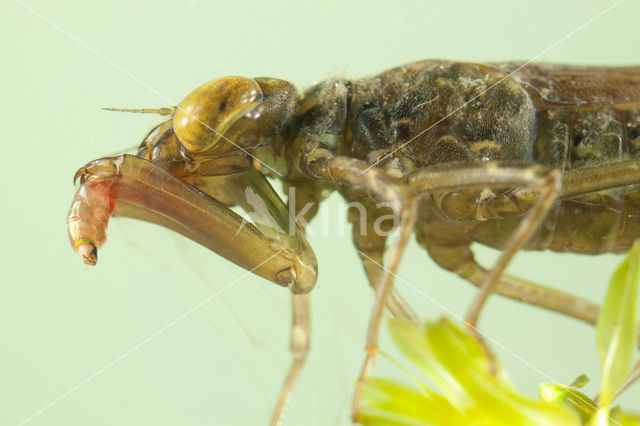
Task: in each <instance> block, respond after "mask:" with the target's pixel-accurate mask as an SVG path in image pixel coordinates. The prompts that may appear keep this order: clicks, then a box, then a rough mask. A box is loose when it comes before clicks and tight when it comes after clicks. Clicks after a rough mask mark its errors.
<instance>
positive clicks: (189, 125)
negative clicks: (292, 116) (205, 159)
mask: <svg viewBox="0 0 640 426" xmlns="http://www.w3.org/2000/svg"><path fill="white" fill-rule="evenodd" d="M261 100H262V91H261V90H260V86H259V85H258V83H256V81H255V80H253V79H250V78H244V77H225V78H220V79H218V80H213V81H210V82H209V83H206V84H204V85H202V86H200V87H198V88H197V89H196V90H194V91H193V92H191V93H190V94H189V95H187V97H186V98H184V100H183V101H182V103H181V104H180V105H179V106H178V109H177V111H176V113H175V115H174V117H173V130H174V132H175V134H176V136H177V137H178V139H179V140H180V142H181V143H182V145H184V147H185V148H186V149H187V150H188V151H189V152H192V153H198V152H202V151H206V150H208V149H209V148H211V147H212V146H214V145H215V144H216V143H217V142H218V141H219V140H220V138H221V137H222V135H223V134H224V133H225V132H226V131H227V129H228V128H229V127H230V126H231V125H232V124H233V123H234V122H236V121H237V120H238V119H239V118H240V117H242V116H243V115H244V114H246V113H247V112H249V111H251V110H252V109H253V108H255V107H256V106H258V104H259V103H260V101H261Z"/></svg>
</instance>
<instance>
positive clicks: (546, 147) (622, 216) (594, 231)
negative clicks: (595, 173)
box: [530, 106, 640, 254]
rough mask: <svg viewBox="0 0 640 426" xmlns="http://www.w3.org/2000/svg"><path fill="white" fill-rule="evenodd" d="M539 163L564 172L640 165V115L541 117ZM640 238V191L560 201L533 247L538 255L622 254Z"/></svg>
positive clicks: (559, 112) (555, 112)
mask: <svg viewBox="0 0 640 426" xmlns="http://www.w3.org/2000/svg"><path fill="white" fill-rule="evenodd" d="M537 124H538V126H537V129H538V136H537V140H536V144H535V147H534V156H535V161H536V162H538V163H541V164H548V165H551V166H554V167H557V168H558V169H560V170H562V171H567V170H571V169H576V168H584V167H593V166H597V165H601V164H609V163H611V162H616V161H622V160H630V159H640V110H637V109H624V108H621V107H619V106H615V107H614V106H604V107H603V106H599V107H590V108H584V107H583V108H552V109H547V110H543V111H539V112H538V113H537ZM638 237H640V187H639V186H631V187H622V188H617V189H612V190H608V191H602V192H595V193H589V194H583V195H579V196H576V197H572V198H570V199H565V200H561V201H558V202H557V203H556V206H555V208H554V209H553V211H551V212H550V214H549V216H548V218H547V220H546V221H545V224H544V226H543V227H542V228H541V229H540V230H539V231H538V232H537V234H536V235H535V236H534V238H532V240H531V242H530V248H532V249H537V250H545V249H550V250H555V251H571V252H577V253H593V254H595V253H605V252H619V251H626V250H628V249H629V247H630V246H631V244H632V243H633V241H634V240H635V239H636V238H638Z"/></svg>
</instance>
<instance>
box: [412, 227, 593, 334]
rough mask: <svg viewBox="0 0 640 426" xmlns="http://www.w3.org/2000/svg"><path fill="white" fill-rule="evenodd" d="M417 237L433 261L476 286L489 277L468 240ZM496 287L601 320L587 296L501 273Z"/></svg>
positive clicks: (516, 296) (539, 303)
mask: <svg viewBox="0 0 640 426" xmlns="http://www.w3.org/2000/svg"><path fill="white" fill-rule="evenodd" d="M417 239H418V242H419V243H420V245H421V246H422V247H424V248H425V249H426V250H427V251H428V253H429V256H430V257H431V258H432V259H433V260H434V262H436V263H437V264H438V265H439V266H441V267H442V268H444V269H447V270H449V271H452V272H454V273H456V274H458V275H459V276H460V277H461V278H464V279H465V280H467V281H469V282H470V283H471V284H473V285H475V286H476V287H477V286H480V284H481V283H482V282H483V281H484V280H485V279H486V277H487V274H488V271H487V270H486V269H484V268H483V267H482V266H481V265H480V264H478V262H477V261H476V260H475V257H474V255H473V252H472V251H471V249H470V248H469V244H470V242H469V241H461V242H460V244H459V245H452V246H444V245H434V244H431V243H430V242H429V241H427V240H425V239H424V238H423V237H422V236H421V235H420V233H418V235H417ZM494 291H495V293H496V294H500V295H502V296H504V297H508V298H510V299H514V300H518V301H520V302H524V303H526V304H528V305H533V306H538V307H541V308H544V309H548V310H550V311H554V312H558V313H561V314H564V315H567V316H570V317H572V318H576V319H578V320H581V321H585V322H587V323H589V324H593V325H595V324H596V322H597V321H598V314H599V313H600V308H599V307H598V305H596V304H595V303H592V302H589V301H588V300H586V299H583V298H581V297H578V296H573V295H570V294H567V293H564V292H561V291H558V290H555V289H552V288H548V287H544V286H541V285H538V284H534V283H531V282H528V281H526V280H523V279H520V278H516V277H511V276H509V275H502V276H501V277H500V279H499V280H498V282H497V284H496V287H495V289H494Z"/></svg>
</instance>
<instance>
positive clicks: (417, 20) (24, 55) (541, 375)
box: [0, 0, 640, 425]
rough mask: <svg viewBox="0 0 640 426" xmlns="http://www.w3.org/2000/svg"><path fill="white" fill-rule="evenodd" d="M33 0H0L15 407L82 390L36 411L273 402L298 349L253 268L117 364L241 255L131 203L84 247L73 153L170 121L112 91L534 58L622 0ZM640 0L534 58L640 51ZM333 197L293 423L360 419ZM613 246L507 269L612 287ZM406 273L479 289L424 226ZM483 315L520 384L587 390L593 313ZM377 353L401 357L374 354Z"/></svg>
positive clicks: (4, 361) (639, 392)
mask: <svg viewBox="0 0 640 426" xmlns="http://www.w3.org/2000/svg"><path fill="white" fill-rule="evenodd" d="M25 2H26V3H21V2H20V1H14V0H7V1H5V2H3V5H2V7H1V9H0V16H1V17H0V34H1V35H2V38H1V39H2V56H1V58H2V63H3V66H2V68H1V71H0V81H1V82H2V83H1V85H2V102H1V104H0V108H1V112H2V113H1V114H0V116H1V117H2V120H3V126H2V140H3V142H2V155H3V159H4V160H3V161H2V167H1V170H2V172H1V173H2V178H1V180H0V188H1V190H2V192H1V194H2V199H3V201H4V202H3V208H2V213H1V214H2V216H1V217H2V221H1V225H0V226H2V234H1V235H2V246H1V252H0V262H1V263H0V267H1V268H2V275H1V276H2V284H1V286H0V339H1V345H2V346H1V349H0V424H2V425H10V424H18V423H20V422H21V421H24V420H25V419H28V418H29V417H30V416H32V415H33V414H34V413H36V412H38V410H41V409H42V408H44V407H46V406H47V405H48V404H49V403H51V402H53V401H55V400H56V399H57V398H59V397H60V396H62V395H64V394H65V392H67V391H69V390H73V391H72V392H71V393H69V394H68V395H67V396H65V397H64V398H62V399H61V400H60V401H59V402H57V403H56V404H54V405H52V406H50V407H49V408H48V409H46V410H45V411H43V412H41V413H40V414H39V415H38V416H36V417H34V418H32V420H31V421H30V422H29V423H28V424H30V425H209V424H216V425H260V424H266V422H267V420H268V419H269V416H270V413H271V410H272V406H273V404H274V400H275V395H276V393H277V390H278V389H279V386H280V383H281V381H282V378H283V375H284V372H285V369H286V368H287V366H288V365H289V361H290V356H289V353H288V332H289V326H288V325H289V312H288V305H289V296H288V294H287V293H286V291H284V290H283V289H281V288H277V287H276V286H274V285H272V284H270V283H268V282H266V281H264V280H262V279H260V278H256V277H253V276H245V277H244V278H242V279H241V280H240V281H238V282H237V284H236V285H234V286H233V287H231V288H229V289H228V290H227V291H226V292H224V293H223V294H222V295H220V296H219V297H216V298H215V299H213V300H211V301H210V302H208V303H207V304H206V305H204V306H203V307H202V308H201V309H199V310H198V311H196V312H194V313H192V314H191V315H189V316H187V317H186V318H184V319H182V320H181V321H179V322H178V323H176V324H175V325H174V326H172V327H171V328H169V329H168V330H166V331H165V332H163V333H161V334H159V335H157V337H155V338H153V339H152V340H150V341H148V342H147V343H146V344H144V345H142V346H141V347H139V349H137V350H135V351H134V352H132V353H131V354H130V355H128V356H126V357H124V358H123V359H121V360H119V362H117V363H115V364H110V363H112V361H114V360H117V359H118V358H119V357H121V356H122V355H123V354H125V353H127V351H129V350H130V349H131V348H133V347H135V346H136V345H137V344H139V343H140V342H142V341H144V340H145V339H147V338H148V337H149V336H151V335H153V334H154V333H155V332H156V331H157V330H159V329H161V328H163V327H164V326H165V325H167V324H169V323H171V322H172V321H173V320H174V319H176V318H177V317H179V316H180V315H181V314H183V313H184V312H186V311H188V310H189V309H191V308H192V307H193V306H195V305H196V304H197V303H198V302H200V301H202V300H204V299H205V298H206V297H207V296H209V295H211V294H213V293H214V292H216V291H217V290H219V289H221V288H223V287H224V286H225V285H227V284H228V283H230V282H231V281H233V280H236V279H238V277H241V276H242V275H243V273H244V271H243V270H241V269H239V268H237V267H235V266H234V265H232V264H230V263H228V262H226V261H224V260H222V259H220V258H218V257H217V256H216V255H214V254H211V253H208V252H206V251H205V250H203V249H201V248H200V247H198V246H196V245H195V244H193V243H190V242H189V241H186V240H184V239H183V238H181V237H178V236H176V235H174V234H172V233H170V232H169V231H165V230H163V229H160V228H156V227H154V226H151V225H146V224H142V223H137V222H134V221H130V220H114V221H113V222H112V224H111V227H110V241H109V243H108V244H107V245H106V247H105V248H104V250H103V251H102V252H101V258H100V263H99V264H98V266H97V267H95V268H91V269H89V270H86V269H85V268H84V267H83V266H82V264H81V262H80V260H79V259H78V258H77V257H76V255H75V254H74V253H73V252H72V250H71V249H70V248H69V244H68V242H67V239H66V235H65V224H64V221H65V214H66V211H67V208H68V206H69V203H70V201H71V197H72V195H73V192H74V187H73V185H72V182H71V178H72V176H73V173H74V172H75V170H76V169H77V168H78V167H80V166H82V165H83V164H84V163H85V162H87V161H89V160H92V159H94V158H97V157H100V156H104V155H107V154H112V153H115V152H120V151H122V150H124V149H126V148H129V147H131V146H134V145H136V144H138V143H139V141H140V140H141V138H142V137H143V136H144V135H145V133H146V132H147V130H148V129H149V128H150V127H151V126H153V125H154V123H157V122H158V121H159V118H158V117H153V116H139V115H125V114H116V113H108V112H103V111H101V110H100V107H102V106H123V107H160V106H169V105H172V104H174V103H177V102H179V101H180V99H181V98H182V97H183V96H184V95H185V94H186V93H188V92H189V91H190V90H191V89H193V88H194V87H196V86H197V85H199V84H201V83H203V82H205V81H207V80H209V79H213V78H217V77H220V76H224V75H248V76H261V75H268V76H275V77H281V78H285V79H289V80H291V81H293V82H294V83H296V84H297V85H298V86H299V87H305V86H307V85H310V84H311V83H313V82H314V81H317V80H320V79H324V78H328V77H331V76H336V75H340V76H349V77H358V76H363V75H366V74H371V73H376V72H379V71H382V70H384V69H386V68H388V67H391V66H395V65H400V64H402V63H405V62H409V61H414V60H419V59H423V58H428V57H443V58H452V59H461V60H470V61H496V60H510V59H521V60H527V59H529V58H532V57H533V56H535V55H537V54H539V53H540V52H542V51H543V50H545V49H547V48H548V47H550V46H551V45H553V44H554V43H556V42H557V41H558V40H560V39H561V38H563V37H565V36H566V35H568V34H569V33H570V32H571V31H573V30H574V29H576V28H578V27H579V26H581V25H582V24H584V23H585V22H587V21H588V20H590V19H591V18H593V17H594V16H595V15H597V14H598V13H599V12H601V11H602V10H603V9H605V8H606V7H607V5H609V4H611V3H613V2H607V1H593V0H591V1H584V0H582V1H577V0H576V1H558V0H545V1H540V0H536V1H526V2H516V1H500V2H497V1H494V2H490V1H482V2H480V1H471V0H469V1H450V0H449V1H446V0H441V1H437V2H420V1H413V2H409V1H396V2H393V4H392V3H388V4H387V3H384V2H365V1H363V2H338V1H323V2H318V3H316V4H312V5H305V4H303V3H302V2H299V1H269V2H264V1H249V2H246V1H245V2H231V1H226V2H217V3H216V2H204V1H197V0H192V1H185V2H151V1H135V0H134V1H102V2H86V1H73V2H72V1H61V2H50V1H43V0H25ZM30 8H33V9H30ZM38 14H41V16H38ZM639 17H640V3H639V2H637V1H636V0H626V1H625V2H623V3H622V4H621V5H619V6H618V7H616V8H615V9H613V10H611V11H610V12H608V13H607V14H605V15H604V16H602V17H601V18H600V19H598V20H596V21H595V22H593V23H591V24H590V25H588V26H586V27H585V28H584V29H582V30H580V31H578V32H577V33H576V34H575V35H573V36H572V37H570V38H569V39H567V40H566V41H564V42H562V43H560V44H558V45H557V46H555V47H553V48H552V49H551V50H549V51H548V53H546V54H544V55H543V56H542V57H541V58H540V59H541V60H546V61H556V62H571V63H593V64H611V63H640V29H639V26H638V22H639ZM137 80H139V81H137ZM163 97H166V98H168V99H170V101H171V102H168V101H166V100H165V99H164V98H163ZM339 210H340V205H339V202H338V199H337V198H336V197H334V198H332V199H331V203H330V204H329V205H327V210H326V211H325V212H324V213H322V218H326V220H328V221H329V222H328V223H329V224H330V232H328V235H318V236H315V237H311V238H310V240H311V243H312V245H313V246H314V247H315V250H316V253H317V256H318V260H319V262H320V268H321V272H320V279H319V282H318V287H317V288H316V290H315V291H314V292H313V301H312V303H313V336H312V352H311V355H310V357H309V361H308V364H307V366H306V369H305V370H304V373H303V374H302V377H301V381H300V383H299V386H298V388H297V390H296V393H295V396H294V398H293V400H292V403H291V406H290V410H289V413H288V415H287V418H286V422H285V424H287V425H303V424H304V425H341V424H348V421H347V411H348V403H349V399H350V395H351V391H352V380H353V379H354V378H355V377H356V375H357V373H358V370H359V364H360V362H361V360H362V359H363V353H362V347H363V345H364V330H365V327H366V322H367V317H368V310H369V307H370V304H371V301H372V295H371V293H370V291H369V290H368V288H367V285H366V284H365V280H364V276H363V273H362V271H361V268H360V265H359V263H358V259H357V256H356V255H355V253H354V250H353V249H352V247H351V243H350V238H349V236H348V235H346V234H345V233H344V232H342V235H341V232H340V227H341V226H343V225H344V223H345V222H344V219H343V216H342V214H341V213H340V212H339ZM492 256H493V254H492V253H488V252H485V253H483V257H484V258H486V259H489V258H491V257H492ZM618 260H619V258H616V257H614V256H601V257H593V258H590V257H579V256H569V255H554V254H521V255H519V256H518V259H517V261H516V262H515V264H514V265H513V266H512V268H511V271H512V272H513V273H514V274H519V275H521V276H525V277H528V278H530V279H534V280H536V281H539V282H543V283H547V284H550V285H555V286H558V287H561V288H563V289H565V290H571V291H574V292H580V293H582V294H584V295H585V296H586V297H589V298H590V299H592V300H594V301H600V300H601V299H602V296H603V294H604V293H603V292H604V290H605V287H606V281H607V280H608V276H609V275H610V273H611V272H612V270H613V268H614V265H615V264H616V263H617V262H618ZM400 275H401V276H402V277H403V278H404V279H406V280H407V281H409V282H411V283H412V284H413V285H415V286H416V287H417V288H419V289H420V291H421V292H424V293H425V294H428V295H429V297H431V298H433V299H434V300H436V301H438V303H440V304H441V305H442V306H441V307H439V306H437V305H435V304H434V303H433V302H431V301H430V300H429V299H428V298H426V297H424V296H422V295H420V294H419V293H416V292H415V291H414V290H412V289H410V288H409V287H408V286H406V285H403V284H402V283H399V284H398V287H399V289H400V291H401V292H402V293H404V294H405V295H406V296H407V297H408V298H409V299H410V300H411V302H412V303H413V304H414V305H415V306H416V308H417V309H418V310H419V312H420V313H421V315H422V316H423V318H425V319H431V320H433V319H435V318H437V317H438V316H439V315H440V314H442V313H443V312H444V309H445V308H446V309H447V310H450V311H451V312H452V313H453V314H452V315H461V314H463V312H464V309H465V306H466V304H467V303H468V301H469V300H470V297H471V295H472V291H471V287H470V286H469V285H468V284H466V283H465V282H463V281H461V280H459V279H457V278H456V277H454V276H453V275H451V274H449V273H446V272H443V271H441V270H439V269H438V268H437V267H436V266H434V264H433V263H432V262H431V261H430V260H429V259H428V258H427V255H426V254H425V253H424V252H423V251H422V250H420V249H419V248H418V247H417V246H416V245H415V244H413V243H412V247H411V248H410V250H409V252H408V254H407V255H406V257H405V259H404V262H403V265H402V268H401V271H400ZM481 327H482V329H483V330H484V331H485V332H486V333H487V334H488V335H489V336H491V337H492V338H493V339H495V340H496V341H498V342H500V343H501V344H502V345H504V346H505V347H508V348H509V350H511V351H513V353H515V354H517V356H518V357H520V358H521V359H518V358H516V357H514V356H513V355H510V354H508V353H507V352H505V351H504V350H503V349H499V348H498V349H496V350H497V353H498V356H499V357H500V358H501V359H502V360H503V363H504V364H505V366H506V368H507V371H509V372H510V374H511V376H512V377H513V379H514V381H515V382H516V384H517V386H518V387H519V388H520V389H521V390H522V391H524V392H527V393H529V394H531V395H534V394H535V393H536V389H537V385H538V383H540V382H543V381H550V380H557V381H560V382H564V383H568V382H570V381H572V380H573V378H574V377H576V376H577V375H578V374H579V373H582V372H585V373H587V374H588V375H589V376H591V377H592V378H593V381H594V382H595V384H592V385H590V387H589V388H588V393H590V394H592V395H593V393H594V392H595V390H596V388H597V382H598V376H599V373H598V371H599V367H598V359H597V355H596V353H595V349H594V347H595V345H594V332H593V329H592V328H591V327H588V326H584V325H582V324H580V323H578V322H577V321H573V320H568V319H564V318H562V317H560V316H558V315H554V314H549V313H546V312H542V311H540V310H537V309H533V308H529V307H526V306H524V305H521V304H517V303H513V302H508V301H504V300H499V299H498V298H494V299H492V300H491V302H490V305H489V309H488V310H487V311H486V312H485V315H484V316H483V318H482V321H481ZM382 344H383V347H384V349H385V350H390V349H391V348H390V345H389V342H388V340H386V339H385V340H383V342H382ZM105 366H109V368H107V369H106V370H105V369H104V367H105ZM96 373H99V374H97V375H96ZM375 373H376V374H383V373H390V374H396V375H400V373H399V372H398V370H397V369H395V368H394V367H392V366H390V365H389V363H388V362H387V361H385V360H382V359H381V360H379V361H378V363H377V364H376V370H375ZM87 378H91V380H89V381H86V379H87ZM82 383H84V384H82ZM79 384H82V385H81V386H79V387H77V385H79ZM639 400H640V386H636V387H635V389H633V392H630V393H629V394H627V395H626V397H625V398H624V399H623V402H624V403H625V406H626V407H627V408H634V409H635V411H640V403H638V401H639ZM634 405H635V407H634Z"/></svg>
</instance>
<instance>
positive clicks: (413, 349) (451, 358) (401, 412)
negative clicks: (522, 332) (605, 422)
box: [361, 319, 580, 426]
mask: <svg viewBox="0 0 640 426" xmlns="http://www.w3.org/2000/svg"><path fill="white" fill-rule="evenodd" d="M390 331H391V335H392V337H393V339H394V341H395V342H396V344H397V346H398V347H399V348H400V349H401V350H402V352H403V353H404V354H405V355H406V356H407V357H408V358H409V359H410V360H411V361H413V362H414V363H415V364H416V365H417V366H418V367H419V368H420V369H421V370H422V371H423V372H424V373H425V374H426V375H427V376H428V377H429V379H431V381H433V383H435V384H436V386H437V387H438V388H439V390H440V391H442V393H443V397H438V398H436V397H435V396H438V395H437V394H436V393H435V392H433V391H430V390H429V389H428V388H427V385H426V384H422V385H421V386H420V385H419V386H420V387H421V389H420V390H421V392H418V391H415V390H411V389H406V388H402V387H401V386H402V385H399V384H397V383H395V382H389V381H372V382H370V383H369V386H368V387H367V391H366V393H365V403H366V404H365V407H363V411H362V412H363V416H362V418H361V421H363V423H365V424H367V425H383V424H386V425H394V424H412V425H413V424H434V425H450V424H456V425H457V424H460V425H465V424H474V425H478V424H491V425H532V426H533V425H535V426H539V425H550V426H551V425H553V426H555V425H559V424H562V425H578V424H580V422H579V419H578V417H577V416H576V413H575V412H574V410H573V409H570V408H568V407H566V406H563V405H562V404H561V403H556V402H547V401H535V400H532V399H530V398H527V397H525V396H523V395H520V394H519V393H518V392H517V391H516V390H515V388H514V387H513V386H512V385H511V383H510V382H509V381H508V379H507V378H506V375H505V374H504V372H502V370H501V369H500V366H499V365H497V366H496V367H497V371H498V372H499V374H498V375H497V376H494V375H492V374H491V369H490V368H489V362H488V360H487V358H486V356H485V355H484V352H483V350H482V348H481V347H480V345H479V344H478V342H477V341H476V340H475V339H473V338H472V337H471V336H470V335H468V334H467V333H466V332H465V331H463V330H462V329H461V328H459V327H457V326H455V325H454V324H453V323H451V322H450V321H448V320H446V319H442V320H440V321H439V322H438V323H427V324H426V326H425V327H424V329H422V330H421V329H418V328H417V327H415V326H413V325H411V324H410V323H408V322H406V321H401V320H392V321H391V322H390ZM495 362H497V360H496V361H495ZM421 401H422V402H421ZM434 404H437V406H438V407H440V408H439V409H437V408H435V407H434ZM418 407H429V408H428V409H426V410H424V411H423V410H422V409H420V408H418ZM405 410H406V411H405ZM438 410H444V412H445V413H446V416H444V418H442V417H441V416H438V418H436V416H435V414H434V412H435V411H438ZM420 421H422V422H423V423H420ZM403 422H404V423H403Z"/></svg>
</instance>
